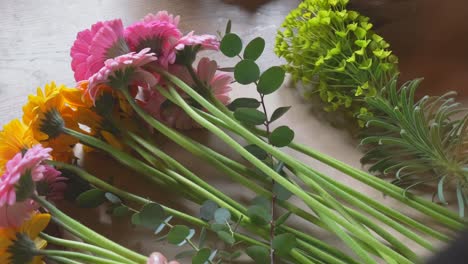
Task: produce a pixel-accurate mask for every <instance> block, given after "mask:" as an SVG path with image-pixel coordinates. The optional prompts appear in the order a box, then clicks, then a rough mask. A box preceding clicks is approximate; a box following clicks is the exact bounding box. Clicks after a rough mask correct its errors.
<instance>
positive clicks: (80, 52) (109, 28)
mask: <svg viewBox="0 0 468 264" xmlns="http://www.w3.org/2000/svg"><path fill="white" fill-rule="evenodd" d="M128 52H129V48H128V46H127V43H126V42H125V38H124V27H123V24H122V20H120V19H114V20H109V21H100V22H97V23H96V24H94V25H92V26H91V29H85V30H83V31H81V32H79V33H78V35H77V36H76V40H75V42H74V43H73V46H72V48H71V51H70V55H71V57H72V63H71V66H72V70H73V71H74V73H75V80H76V81H81V80H85V79H88V78H89V77H91V76H92V75H93V74H95V73H96V72H97V71H99V69H101V68H102V67H103V66H104V62H105V61H106V60H107V59H110V58H115V57H117V56H120V55H123V54H126V53H128Z"/></svg>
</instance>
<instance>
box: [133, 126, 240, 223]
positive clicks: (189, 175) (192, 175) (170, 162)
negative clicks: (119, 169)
mask: <svg viewBox="0 0 468 264" xmlns="http://www.w3.org/2000/svg"><path fill="white" fill-rule="evenodd" d="M129 136H130V137H131V138H132V139H133V140H135V141H136V142H137V143H139V144H140V145H142V146H144V147H145V148H146V149H148V150H149V151H151V153H152V154H154V155H156V156H157V157H159V158H160V159H161V160H162V161H163V162H164V163H166V164H167V165H168V166H170V167H172V168H174V169H175V170H177V171H179V172H180V173H181V174H182V175H184V176H185V177H187V178H188V179H190V180H191V181H193V182H194V183H195V184H198V185H199V186H200V187H201V188H204V189H205V190H206V191H208V192H210V193H212V194H213V195H216V196H217V197H219V198H221V199H223V200H224V201H226V202H227V203H229V204H230V205H231V206H233V207H234V208H235V209H236V210H238V211H240V212H242V213H243V214H245V213H246V210H245V208H244V207H243V206H242V205H240V204H239V203H238V202H236V201H234V200H233V199H232V198H231V197H229V196H227V195H226V194H224V193H223V192H221V191H220V190H218V189H216V188H214V187H213V186H211V185H210V184H208V183H206V182H205V181H203V180H202V179H200V178H199V177H198V176H197V175H195V173H193V172H191V171H190V170H188V169H187V168H185V167H184V166H183V165H182V164H180V163H179V162H178V161H177V160H175V159H174V158H172V157H171V156H169V155H167V154H166V153H164V152H163V151H161V150H160V149H158V148H157V147H155V146H154V145H152V144H146V142H144V141H143V140H141V139H140V138H139V137H138V136H136V135H135V134H132V133H129Z"/></svg>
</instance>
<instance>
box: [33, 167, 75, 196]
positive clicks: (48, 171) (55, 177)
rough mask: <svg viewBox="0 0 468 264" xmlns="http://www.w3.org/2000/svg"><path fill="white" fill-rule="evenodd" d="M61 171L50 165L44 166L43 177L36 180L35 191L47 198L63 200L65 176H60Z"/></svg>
mask: <svg viewBox="0 0 468 264" xmlns="http://www.w3.org/2000/svg"><path fill="white" fill-rule="evenodd" d="M61 175H62V173H61V172H60V171H58V170H56V169H55V168H54V167H52V166H50V165H45V166H44V171H43V178H42V180H41V181H39V182H37V185H36V187H37V192H38V194H39V195H42V196H45V197H46V198H47V199H48V200H52V201H59V200H63V198H64V195H65V190H66V189H67V184H66V180H67V178H65V177H61Z"/></svg>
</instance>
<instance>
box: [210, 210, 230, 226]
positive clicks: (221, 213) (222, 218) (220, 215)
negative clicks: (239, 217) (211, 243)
mask: <svg viewBox="0 0 468 264" xmlns="http://www.w3.org/2000/svg"><path fill="white" fill-rule="evenodd" d="M214 219H215V221H216V223H218V224H226V223H228V222H229V220H231V213H230V212H229V210H228V209H226V208H219V209H217V210H216V211H215V213H214Z"/></svg>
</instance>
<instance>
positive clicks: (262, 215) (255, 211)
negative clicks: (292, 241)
mask: <svg viewBox="0 0 468 264" xmlns="http://www.w3.org/2000/svg"><path fill="white" fill-rule="evenodd" d="M247 215H248V216H249V218H250V219H251V220H252V223H254V224H257V225H266V224H268V223H269V222H270V221H271V214H270V212H269V211H268V210H267V208H265V207H263V206H259V205H253V206H250V207H249V208H248V209H247Z"/></svg>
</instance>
